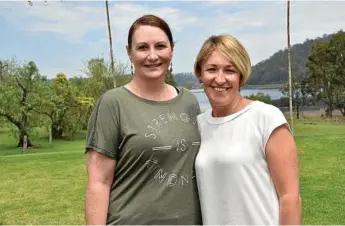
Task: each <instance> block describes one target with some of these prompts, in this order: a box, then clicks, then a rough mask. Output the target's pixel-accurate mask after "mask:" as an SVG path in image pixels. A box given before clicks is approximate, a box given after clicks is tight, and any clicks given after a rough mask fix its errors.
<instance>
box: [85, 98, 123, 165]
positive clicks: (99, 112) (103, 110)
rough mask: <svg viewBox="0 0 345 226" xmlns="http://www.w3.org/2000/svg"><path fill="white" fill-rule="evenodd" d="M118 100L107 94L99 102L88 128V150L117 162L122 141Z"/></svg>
mask: <svg viewBox="0 0 345 226" xmlns="http://www.w3.org/2000/svg"><path fill="white" fill-rule="evenodd" d="M117 108H118V105H117V104H116V100H114V99H113V98H111V96H109V95H107V93H105V94H104V95H102V96H101V97H100V99H99V100H98V101H97V103H96V105H95V107H94V109H93V111H92V113H91V116H90V119H89V122H88V128H87V136H86V150H85V153H86V152H87V151H88V150H94V151H97V152H99V153H101V154H104V155H106V156H107V157H109V158H112V159H114V160H117V154H118V147H119V141H120V129H119V128H120V126H119V122H118V118H119V116H118V114H119V113H118V112H119V111H118V109H117Z"/></svg>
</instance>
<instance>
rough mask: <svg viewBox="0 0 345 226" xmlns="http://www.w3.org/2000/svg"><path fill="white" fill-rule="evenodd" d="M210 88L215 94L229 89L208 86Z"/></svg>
mask: <svg viewBox="0 0 345 226" xmlns="http://www.w3.org/2000/svg"><path fill="white" fill-rule="evenodd" d="M210 87H211V88H212V89H213V90H215V91H217V92H224V91H227V90H229V89H230V87H218V86H210Z"/></svg>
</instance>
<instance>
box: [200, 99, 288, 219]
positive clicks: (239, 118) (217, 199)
mask: <svg viewBox="0 0 345 226" xmlns="http://www.w3.org/2000/svg"><path fill="white" fill-rule="evenodd" d="M211 112H212V111H211V110H208V111H206V112H204V113H203V114H201V115H199V116H198V125H199V130H200V133H201V146H200V150H199V154H198V155H197V158H196V163H195V170H196V179H197V183H198V189H199V195H200V202H201V210H202V218H203V223H204V224H213V225H214V224H217V225H234V224H237V225H239V224H246V225H253V224H256V225H258V224H265V225H278V224H279V203H278V197H277V194H276V191H275V188H274V184H273V181H272V178H271V176H270V172H269V169H268V166H267V162H266V160H265V157H266V155H265V146H266V143H267V141H268V138H269V137H270V135H271V133H272V132H273V130H274V129H275V128H277V127H278V126H280V125H282V124H287V121H286V119H285V117H284V115H283V113H282V112H281V111H280V110H279V109H278V108H276V107H275V106H273V105H269V104H265V103H263V102H259V101H253V102H251V103H250V104H249V105H248V106H247V107H245V108H244V109H242V110H241V111H239V112H237V113H235V114H232V115H229V116H226V117H212V114H211ZM277 151H279V150H277Z"/></svg>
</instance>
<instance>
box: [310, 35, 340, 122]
mask: <svg viewBox="0 0 345 226" xmlns="http://www.w3.org/2000/svg"><path fill="white" fill-rule="evenodd" d="M344 48H345V33H344V32H342V31H340V32H338V33H337V34H335V35H334V36H332V38H331V40H330V41H323V42H321V41H320V42H315V43H314V44H313V47H312V51H311V54H310V56H309V58H308V62H307V67H308V75H309V76H308V78H307V79H305V83H306V90H307V92H308V93H309V94H311V95H313V96H315V98H316V99H317V100H321V101H322V102H324V103H325V104H326V105H327V106H328V111H327V114H328V115H329V116H330V117H332V111H333V110H334V109H336V108H338V109H339V110H340V111H341V112H342V113H343V115H344V116H345V98H344V93H345V71H344V68H345V49H344Z"/></svg>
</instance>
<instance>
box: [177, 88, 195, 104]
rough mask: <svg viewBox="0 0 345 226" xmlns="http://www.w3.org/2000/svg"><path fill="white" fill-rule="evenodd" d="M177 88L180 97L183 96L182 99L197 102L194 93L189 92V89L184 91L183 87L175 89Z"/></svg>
mask: <svg viewBox="0 0 345 226" xmlns="http://www.w3.org/2000/svg"><path fill="white" fill-rule="evenodd" d="M177 88H178V89H179V90H180V92H182V95H183V96H184V98H188V99H190V100H193V101H198V100H197V98H196V96H195V95H194V93H193V92H192V91H190V90H189V89H186V88H185V87H177Z"/></svg>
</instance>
